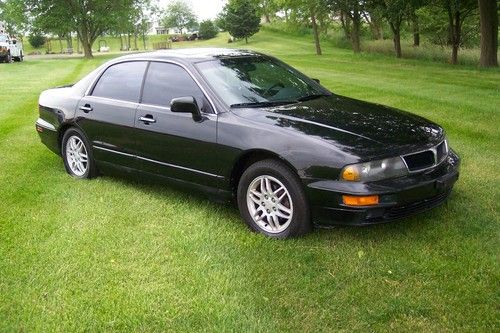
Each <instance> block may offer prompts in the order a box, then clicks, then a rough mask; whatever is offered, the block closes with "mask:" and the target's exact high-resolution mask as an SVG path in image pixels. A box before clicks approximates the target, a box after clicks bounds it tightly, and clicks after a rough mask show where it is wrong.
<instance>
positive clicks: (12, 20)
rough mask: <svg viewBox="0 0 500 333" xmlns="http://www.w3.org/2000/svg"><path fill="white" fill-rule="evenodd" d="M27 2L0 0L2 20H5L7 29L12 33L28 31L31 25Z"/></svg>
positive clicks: (0, 17)
mask: <svg viewBox="0 0 500 333" xmlns="http://www.w3.org/2000/svg"><path fill="white" fill-rule="evenodd" d="M25 13H26V4H25V2H24V1H23V0H6V1H0V21H3V22H5V25H6V30H7V32H8V33H9V34H11V35H16V34H22V33H24V32H26V31H27V30H28V29H27V28H28V26H29V20H28V16H27V15H25Z"/></svg>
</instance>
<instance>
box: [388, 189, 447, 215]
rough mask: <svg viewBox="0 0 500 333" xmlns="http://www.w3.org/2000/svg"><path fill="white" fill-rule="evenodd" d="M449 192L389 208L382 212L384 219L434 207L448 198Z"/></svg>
mask: <svg viewBox="0 0 500 333" xmlns="http://www.w3.org/2000/svg"><path fill="white" fill-rule="evenodd" d="M450 192H451V191H449V190H448V191H446V192H443V193H440V194H438V195H436V196H434V197H432V198H428V199H424V200H421V201H417V202H412V203H410V204H406V205H401V206H395V207H392V208H389V209H388V210H387V211H386V212H385V214H384V219H385V220H393V219H399V218H402V217H405V216H409V215H413V214H417V213H420V212H423V211H426V210H428V209H431V208H433V207H436V206H438V205H440V204H441V203H443V202H444V201H445V200H446V199H447V198H448V196H449V195H450Z"/></svg>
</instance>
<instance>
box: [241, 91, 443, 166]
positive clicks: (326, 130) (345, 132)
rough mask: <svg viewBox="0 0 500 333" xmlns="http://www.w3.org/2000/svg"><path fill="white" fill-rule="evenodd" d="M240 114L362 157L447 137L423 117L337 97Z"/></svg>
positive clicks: (428, 144)
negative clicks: (325, 142)
mask: <svg viewBox="0 0 500 333" xmlns="http://www.w3.org/2000/svg"><path fill="white" fill-rule="evenodd" d="M236 112H237V113H238V114H239V115H241V116H243V117H251V118H253V119H255V120H257V121H262V122H267V123H270V124H272V125H275V126H279V127H286V128H289V129H292V130H295V131H299V132H302V133H303V134H306V135H309V136H315V137H317V138H320V139H322V140H326V141H329V142H332V143H333V144H335V145H336V146H337V147H338V148H339V149H341V150H344V151H346V152H348V153H350V154H355V155H358V156H360V157H367V156H370V157H373V156H382V155H394V154H401V153H409V152H413V151H417V150H421V149H425V148H428V147H431V146H434V145H436V144H438V143H439V142H440V141H441V140H442V139H443V137H444V132H443V129H442V128H441V127H440V126H438V125H436V124H435V123H433V122H431V121H429V120H427V119H425V118H422V117H420V116H417V115H414V114H411V113H408V112H405V111H401V110H398V109H394V108H390V107H387V106H383V105H379V104H373V103H368V102H363V101H360V100H356V99H352V98H347V97H343V96H338V95H332V96H327V97H322V98H318V99H314V100H310V101H307V102H302V103H297V104H290V105H285V106H279V107H272V108H265V109H246V110H245V111H241V112H238V111H236Z"/></svg>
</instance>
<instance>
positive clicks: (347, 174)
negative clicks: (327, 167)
mask: <svg viewBox="0 0 500 333" xmlns="http://www.w3.org/2000/svg"><path fill="white" fill-rule="evenodd" d="M342 179H344V180H350V181H358V180H359V171H358V169H356V168H355V167H353V166H348V167H347V168H345V169H344V170H343V171H342Z"/></svg>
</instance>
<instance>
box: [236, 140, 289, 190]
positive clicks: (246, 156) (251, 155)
mask: <svg viewBox="0 0 500 333" xmlns="http://www.w3.org/2000/svg"><path fill="white" fill-rule="evenodd" d="M266 159H274V160H277V161H280V162H282V163H283V164H285V165H286V166H287V167H288V168H289V169H290V170H291V171H292V172H294V173H295V174H296V175H298V172H297V169H296V168H295V167H294V166H293V165H292V164H291V163H290V162H289V161H287V160H286V159H284V158H283V157H282V156H280V155H279V154H276V153H274V152H271V151H268V150H264V149H252V150H248V151H245V152H243V153H242V154H241V155H240V156H239V157H238V158H237V159H236V161H235V163H234V164H233V168H232V169H231V176H230V181H229V182H230V186H231V192H232V193H233V195H235V196H236V192H237V190H238V183H239V181H240V178H241V176H242V175H243V172H245V170H246V169H247V168H248V167H249V166H250V165H252V164H254V163H255V162H258V161H262V160H266Z"/></svg>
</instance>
